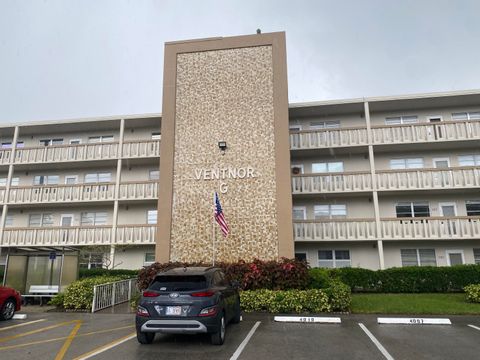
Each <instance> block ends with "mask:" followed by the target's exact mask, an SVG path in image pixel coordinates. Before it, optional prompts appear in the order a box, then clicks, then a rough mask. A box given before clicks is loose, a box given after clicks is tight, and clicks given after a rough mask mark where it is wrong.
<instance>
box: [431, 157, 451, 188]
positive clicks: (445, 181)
mask: <svg viewBox="0 0 480 360" xmlns="http://www.w3.org/2000/svg"><path fill="white" fill-rule="evenodd" d="M433 167H434V168H436V169H442V170H443V169H448V168H449V167H450V159H449V158H448V157H444V158H434V159H433ZM452 183H453V179H451V174H450V172H449V171H438V172H437V171H435V172H434V173H433V185H434V186H439V187H445V186H450V185H451V184H452Z"/></svg>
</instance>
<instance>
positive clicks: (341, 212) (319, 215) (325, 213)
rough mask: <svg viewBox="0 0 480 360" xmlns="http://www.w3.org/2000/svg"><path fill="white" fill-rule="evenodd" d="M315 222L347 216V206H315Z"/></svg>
mask: <svg viewBox="0 0 480 360" xmlns="http://www.w3.org/2000/svg"><path fill="white" fill-rule="evenodd" d="M313 211H314V215H315V220H318V219H324V218H336V217H345V216H347V205H345V204H333V205H315V206H314V208H313Z"/></svg>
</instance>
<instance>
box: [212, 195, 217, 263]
mask: <svg viewBox="0 0 480 360" xmlns="http://www.w3.org/2000/svg"><path fill="white" fill-rule="evenodd" d="M216 205H217V204H216V198H215V191H214V192H213V214H214V215H213V216H212V250H213V252H212V266H215V211H216Z"/></svg>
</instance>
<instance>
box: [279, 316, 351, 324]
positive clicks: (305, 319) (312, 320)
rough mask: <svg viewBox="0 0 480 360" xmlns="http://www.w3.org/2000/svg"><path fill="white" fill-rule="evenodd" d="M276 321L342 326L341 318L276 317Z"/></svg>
mask: <svg viewBox="0 0 480 360" xmlns="http://www.w3.org/2000/svg"><path fill="white" fill-rule="evenodd" d="M274 321H277V322H288V323H319V324H341V323H342V319H340V318H339V317H321V316H275V317H274Z"/></svg>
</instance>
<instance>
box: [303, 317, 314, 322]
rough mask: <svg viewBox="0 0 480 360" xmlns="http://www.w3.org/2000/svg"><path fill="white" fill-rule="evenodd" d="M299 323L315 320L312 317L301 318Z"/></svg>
mask: <svg viewBox="0 0 480 360" xmlns="http://www.w3.org/2000/svg"><path fill="white" fill-rule="evenodd" d="M300 321H301V322H315V318H313V317H302V318H300Z"/></svg>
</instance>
